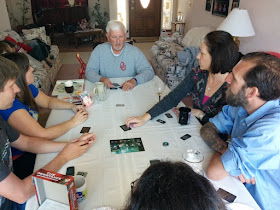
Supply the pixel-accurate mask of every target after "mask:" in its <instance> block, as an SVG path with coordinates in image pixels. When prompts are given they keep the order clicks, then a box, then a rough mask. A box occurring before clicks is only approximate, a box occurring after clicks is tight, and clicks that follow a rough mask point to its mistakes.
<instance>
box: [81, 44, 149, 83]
mask: <svg viewBox="0 0 280 210" xmlns="http://www.w3.org/2000/svg"><path fill="white" fill-rule="evenodd" d="M85 75H86V78H87V79H88V80H89V81H91V82H93V83H95V82H98V81H99V80H100V78H101V76H103V77H107V78H114V77H134V78H136V80H137V83H138V84H141V83H145V82H147V81H149V80H151V79H153V77H154V70H153V68H152V66H151V65H150V63H149V62H148V61H147V59H146V57H145V56H144V54H143V53H142V52H141V51H140V50H139V49H138V48H137V47H135V46H133V45H131V44H128V43H126V44H125V46H124V49H123V51H122V52H121V54H120V55H119V56H115V55H114V54H113V53H112V50H111V44H110V43H109V42H106V43H103V44H100V45H97V47H96V48H95V49H94V50H93V51H92V53H91V56H90V59H89V61H88V64H87V68H86V74H85Z"/></svg>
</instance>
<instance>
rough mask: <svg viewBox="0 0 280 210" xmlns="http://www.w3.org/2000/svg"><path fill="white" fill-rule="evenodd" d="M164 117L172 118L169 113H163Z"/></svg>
mask: <svg viewBox="0 0 280 210" xmlns="http://www.w3.org/2000/svg"><path fill="white" fill-rule="evenodd" d="M165 115H166V117H168V118H173V117H172V115H171V114H170V113H165Z"/></svg>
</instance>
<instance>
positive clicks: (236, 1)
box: [231, 0, 240, 10]
mask: <svg viewBox="0 0 280 210" xmlns="http://www.w3.org/2000/svg"><path fill="white" fill-rule="evenodd" d="M239 2H240V0H232V5H231V10H232V9H233V8H239Z"/></svg>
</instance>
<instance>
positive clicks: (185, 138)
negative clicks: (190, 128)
mask: <svg viewBox="0 0 280 210" xmlns="http://www.w3.org/2000/svg"><path fill="white" fill-rule="evenodd" d="M190 137H192V136H191V135H190V134H186V135H184V136H182V137H181V139H183V140H187V139H188V138H190Z"/></svg>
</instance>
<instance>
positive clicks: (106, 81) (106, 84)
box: [99, 77, 114, 88]
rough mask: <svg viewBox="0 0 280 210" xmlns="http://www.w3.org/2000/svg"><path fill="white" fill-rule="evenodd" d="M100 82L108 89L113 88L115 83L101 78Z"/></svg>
mask: <svg viewBox="0 0 280 210" xmlns="http://www.w3.org/2000/svg"><path fill="white" fill-rule="evenodd" d="M99 81H100V82H103V83H104V85H105V86H106V87H107V88H112V87H114V85H113V83H112V82H111V80H110V79H109V78H107V77H101V79H100V80H99Z"/></svg>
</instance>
